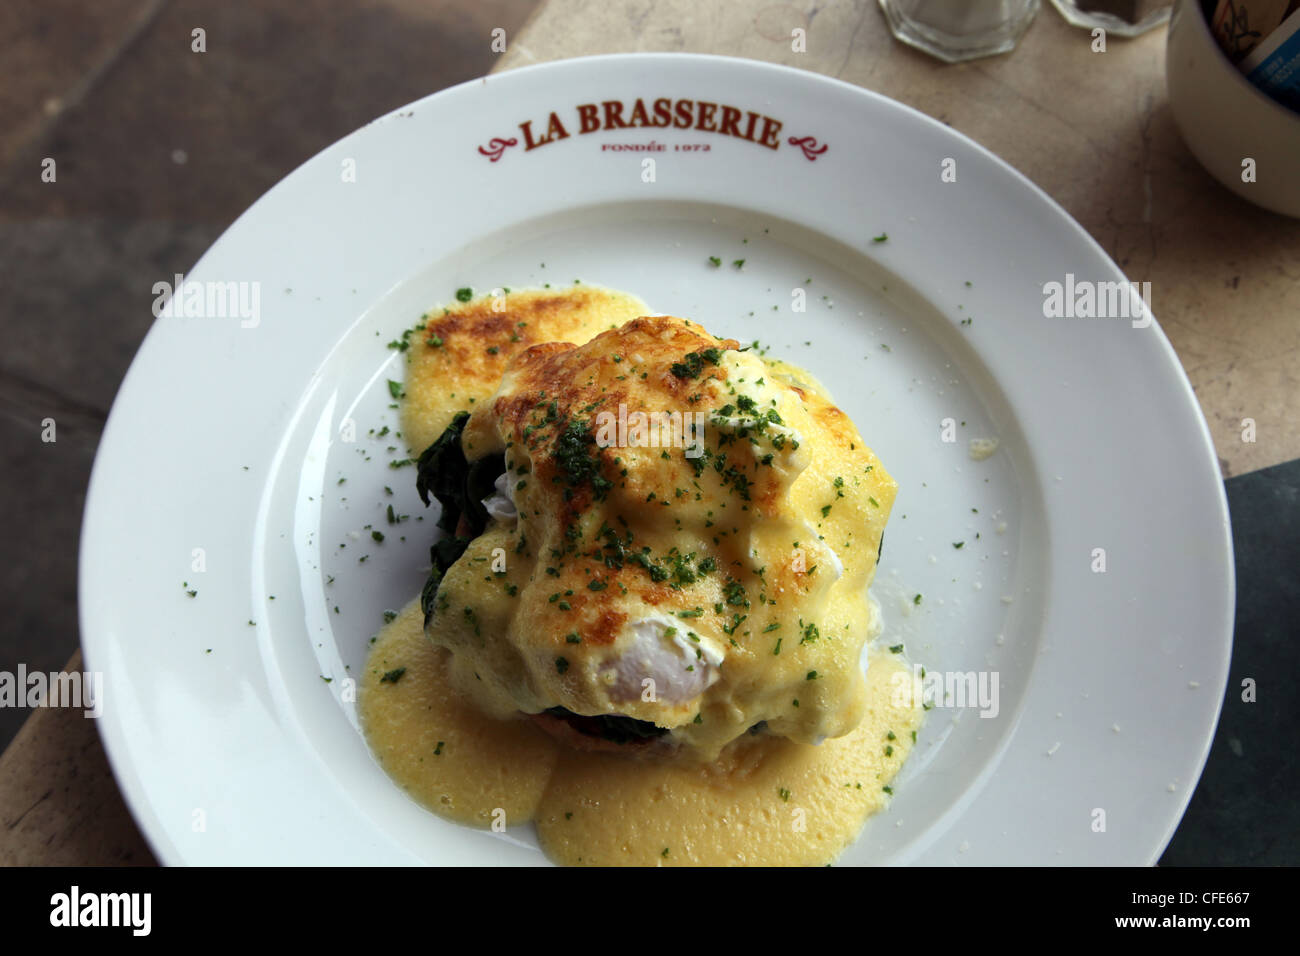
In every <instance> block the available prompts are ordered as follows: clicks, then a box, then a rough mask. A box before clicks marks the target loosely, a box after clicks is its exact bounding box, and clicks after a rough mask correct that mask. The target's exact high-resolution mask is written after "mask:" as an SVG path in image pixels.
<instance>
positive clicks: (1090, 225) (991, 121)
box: [0, 0, 1300, 864]
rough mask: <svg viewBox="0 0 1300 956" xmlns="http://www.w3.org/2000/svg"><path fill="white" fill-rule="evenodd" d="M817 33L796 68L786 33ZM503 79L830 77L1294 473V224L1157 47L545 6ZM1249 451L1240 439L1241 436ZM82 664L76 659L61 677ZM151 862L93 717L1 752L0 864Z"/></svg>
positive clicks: (50, 720) (1075, 33)
mask: <svg viewBox="0 0 1300 956" xmlns="http://www.w3.org/2000/svg"><path fill="white" fill-rule="evenodd" d="M796 27H802V28H803V29H804V30H806V36H807V42H806V52H795V51H794V50H793V49H792V44H791V30H792V29H794V28H796ZM508 39H509V43H508V48H507V51H506V52H505V53H504V54H502V55H501V61H500V62H499V63H498V65H497V67H496V69H499V70H506V69H512V68H515V67H520V66H525V65H528V64H531V63H536V62H542V61H546V60H555V59H561V58H564V57H573V56H583V55H588V54H593V53H617V52H632V51H681V52H693V53H714V54H725V55H728V56H741V57H750V58H753V59H759V60H765V61H769V62H773V63H781V64H785V65H788V66H793V67H798V68H800V69H804V70H811V71H813V72H816V73H822V74H826V75H828V76H834V77H838V78H840V79H842V80H847V81H849V82H851V83H856V84H858V85H860V86H863V87H865V88H867V89H870V90H874V91H876V92H879V93H883V94H885V95H886V96H890V97H892V98H894V99H896V100H899V101H901V102H903V103H906V104H908V105H910V106H913V107H915V108H916V109H919V110H921V111H922V112H925V113H927V114H929V115H930V116H933V117H935V118H937V119H939V120H941V121H942V122H944V123H947V124H948V125H950V126H952V127H953V128H954V129H957V130H959V131H961V132H962V133H965V134H967V135H968V136H970V137H972V138H973V139H975V140H976V141H978V142H979V143H981V144H983V145H984V146H986V147H987V148H989V149H990V150H992V151H993V152H994V153H996V154H998V155H999V156H1001V157H1002V158H1003V159H1005V160H1006V161H1007V162H1008V163H1010V164H1011V165H1012V166H1014V167H1016V168H1017V169H1018V170H1020V171H1021V172H1022V173H1024V174H1025V175H1026V176H1028V177H1029V178H1030V179H1031V180H1033V181H1034V182H1035V183H1037V184H1038V185H1039V186H1041V187H1042V188H1043V189H1044V190H1046V191H1047V193H1048V194H1049V195H1051V196H1052V197H1053V198H1054V199H1055V200H1056V201H1057V202H1059V203H1060V204H1061V205H1062V206H1064V207H1065V209H1066V211H1068V212H1069V213H1070V214H1071V215H1072V216H1074V218H1075V219H1077V220H1078V221H1079V222H1080V223H1081V224H1082V225H1083V226H1084V228H1086V229H1087V230H1088V231H1089V232H1090V233H1091V234H1092V235H1093V236H1094V237H1095V238H1096V239H1097V241H1098V242H1099V243H1101V245H1102V246H1103V247H1104V248H1105V249H1106V251H1107V252H1108V253H1109V254H1110V255H1111V256H1112V257H1113V258H1114V259H1115V261H1116V262H1118V263H1119V264H1120V266H1121V267H1122V268H1123V269H1124V271H1125V272H1126V273H1127V274H1128V276H1129V278H1130V279H1131V280H1133V281H1135V282H1149V283H1150V284H1151V290H1152V292H1151V306H1152V310H1153V311H1154V312H1155V314H1156V315H1157V316H1158V318H1159V322H1160V325H1161V327H1162V328H1163V329H1164V331H1165V334H1166V335H1167V336H1168V337H1169V339H1170V341H1171V342H1172V343H1173V346H1174V348H1175V350H1176V351H1177V353H1178V356H1179V358H1180V359H1181V361H1182V364H1183V368H1184V369H1186V371H1187V374H1188V377H1189V378H1190V379H1191V382H1192V385H1193V387H1194V388H1195V390H1196V394H1197V397H1198V398H1199V400H1200V403H1201V407H1202V408H1203V409H1204V411H1205V416H1206V419H1207V420H1208V422H1209V426H1210V431H1211V433H1212V434H1213V437H1214V443H1215V447H1216V449H1217V451H1218V455H1219V462H1220V466H1221V469H1222V472H1223V475H1224V477H1228V476H1231V475H1236V474H1241V473H1243V472H1247V471H1252V470H1255V469H1257V468H1262V467H1265V466H1268V465H1272V464H1277V463H1279V462H1283V461H1288V460H1290V459H1293V458H1297V457H1300V424H1298V422H1300V419H1298V418H1297V416H1296V415H1295V414H1294V413H1295V411H1296V410H1297V406H1300V390H1298V389H1297V387H1296V385H1297V382H1296V376H1297V372H1296V368H1297V362H1296V358H1297V348H1298V347H1300V323H1298V322H1296V321H1295V319H1296V317H1297V316H1300V242H1297V239H1298V238H1300V224H1298V223H1297V222H1296V221H1294V220H1290V219H1285V218H1283V217H1280V216H1276V215H1273V214H1270V213H1266V212H1263V211H1261V210H1258V209H1256V208H1254V207H1252V206H1249V205H1247V204H1246V203H1244V202H1243V201H1241V200H1240V199H1237V198H1236V197H1234V196H1233V195H1231V194H1230V193H1228V192H1227V191H1226V190H1224V189H1223V188H1221V187H1220V186H1218V185H1217V184H1216V183H1215V182H1214V181H1213V180H1211V179H1210V177H1209V176H1208V175H1207V174H1206V173H1205V172H1204V171H1203V170H1202V169H1201V168H1200V167H1199V166H1198V165H1197V163H1196V161H1195V159H1193V157H1192V156H1191V154H1190V153H1189V152H1188V151H1187V149H1186V147H1185V146H1184V145H1183V143H1182V141H1181V140H1180V138H1179V135H1178V131H1177V129H1176V128H1175V126H1174V123H1173V118H1172V116H1171V114H1170V111H1169V106H1168V103H1167V100H1166V95H1165V80H1164V44H1165V31H1164V30H1163V29H1157V30H1154V31H1152V32H1150V33H1148V34H1147V35H1145V36H1143V37H1140V38H1138V39H1136V40H1132V41H1125V40H1121V39H1117V38H1112V39H1111V40H1110V41H1109V42H1108V44H1107V49H1106V51H1105V52H1104V53H1095V52H1093V51H1092V38H1091V37H1090V36H1089V34H1088V33H1086V32H1084V31H1081V30H1077V29H1073V28H1070V27H1068V26H1067V25H1066V24H1065V23H1064V21H1063V20H1062V19H1061V18H1060V17H1059V16H1058V15H1057V14H1056V13H1055V11H1053V10H1052V9H1051V8H1050V6H1049V5H1047V4H1044V9H1043V11H1042V12H1041V13H1040V14H1039V16H1038V17H1037V19H1036V20H1035V22H1034V24H1033V25H1032V26H1031V27H1030V29H1029V31H1028V33H1026V35H1025V36H1024V38H1023V39H1022V40H1021V42H1020V44H1019V46H1018V47H1017V49H1016V50H1015V51H1014V52H1013V53H1012V54H1010V55H1006V56H1002V57H997V58H993V59H987V60H980V61H976V62H974V63H969V64H964V65H958V66H948V65H944V64H941V63H939V62H937V61H935V60H932V59H930V58H928V57H926V56H925V55H923V54H920V53H917V52H916V51H914V50H912V49H910V48H908V47H905V46H902V45H901V44H899V43H897V42H895V41H894V40H893V39H892V37H891V36H890V34H889V31H888V29H887V27H886V25H885V22H884V19H883V17H882V15H881V13H880V10H879V7H878V5H877V3H876V2H875V0H854V2H849V0H843V2H834V0H831V2H826V3H821V2H816V0H813V2H805V3H802V4H798V5H796V4H781V3H772V2H768V0H734V2H728V3H717V4H699V3H697V2H694V0H610V2H602V3H588V2H582V0H544V2H543V3H542V4H541V5H540V6H539V7H538V8H537V10H536V12H535V13H534V15H533V16H532V17H531V19H529V21H528V22H527V24H526V25H525V27H524V28H523V29H522V30H521V31H519V32H518V34H517V35H516V36H514V37H512V38H508ZM1245 418H1251V419H1253V420H1254V421H1255V425H1256V440H1255V441H1254V442H1246V441H1243V440H1242V420H1243V419H1245ZM79 666H80V655H79V654H78V655H77V656H76V657H74V658H73V660H72V661H70V662H69V664H68V669H69V670H75V669H77V668H79ZM152 859H153V858H152V856H151V854H150V852H149V850H148V848H147V846H146V845H145V843H144V841H143V839H142V838H141V837H140V835H139V832H138V831H137V830H136V828H135V825H134V823H133V822H132V820H131V818H130V816H129V814H128V813H127V811H126V808H125V807H124V805H123V803H122V800H121V797H120V795H119V793H118V790H117V787H116V785H115V784H114V781H113V779H112V776H111V774H110V771H109V768H108V765H107V761H106V760H105V757H104V754H103V750H102V748H101V747H100V744H99V739H98V737H97V735H96V730H95V725H94V721H91V720H86V719H83V718H82V717H81V716H80V712H78V711H73V710H68V709H64V710H58V709H51V710H40V711H36V712H35V713H34V714H33V716H32V717H31V718H30V719H29V720H28V721H27V723H26V725H25V726H24V727H23V729H22V731H21V732H20V733H19V735H18V737H17V738H15V740H14V741H13V743H12V744H11V745H10V747H9V748H8V749H7V750H6V751H5V753H4V755H3V756H0V863H7V864H21V863H34V864H117V863H135V862H151V861H152Z"/></svg>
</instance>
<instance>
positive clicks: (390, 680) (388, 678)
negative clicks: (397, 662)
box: [379, 667, 406, 684]
mask: <svg viewBox="0 0 1300 956" xmlns="http://www.w3.org/2000/svg"><path fill="white" fill-rule="evenodd" d="M405 673H406V668H405V667H394V668H393V669H392V670H391V671H388V673H386V674H384V676H383V677H381V678H379V683H381V684H396V683H397V682H398V681H399V680H401V679H402V675H403V674H405Z"/></svg>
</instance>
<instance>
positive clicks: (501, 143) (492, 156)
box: [478, 136, 825, 163]
mask: <svg viewBox="0 0 1300 956" xmlns="http://www.w3.org/2000/svg"><path fill="white" fill-rule="evenodd" d="M518 145H519V140H517V139H515V138H514V137H511V138H510V139H501V138H500V137H497V136H494V137H492V139H490V140H489V141H488V144H487V146H486V147H483V146H480V147H479V148H478V151H479V152H480V153H482V154H483V155H484V156H486V157H487V158H488V159H489V160H491V161H492V162H494V163H495V162H496V161H497V160H498V159H500V158H501V154H502V153H504V152H505V151H506V148H507V147H509V146H518ZM824 148H825V147H823V149H824Z"/></svg>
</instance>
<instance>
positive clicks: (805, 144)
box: [790, 136, 830, 163]
mask: <svg viewBox="0 0 1300 956" xmlns="http://www.w3.org/2000/svg"><path fill="white" fill-rule="evenodd" d="M790 145H791V146H798V147H799V148H800V149H802V150H803V154H804V156H805V157H806V158H807V159H808V161H809V162H814V163H815V162H816V161H817V157H818V156H820V155H821V154H822V153H824V152H826V150H828V149H830V147H829V146H828V145H826V144H825V143H822V145H821V146H818V145H817V137H815V136H791V137H790Z"/></svg>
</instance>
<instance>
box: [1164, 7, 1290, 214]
mask: <svg viewBox="0 0 1300 956" xmlns="http://www.w3.org/2000/svg"><path fill="white" fill-rule="evenodd" d="M1165 76H1166V80H1167V82H1168V86H1169V106H1170V109H1171V110H1172V111H1173V114H1174V121H1175V122H1176V123H1177V124H1178V128H1179V130H1180V131H1181V132H1182V134H1183V140H1184V141H1185V142H1186V143H1187V146H1188V148H1189V149H1190V150H1191V151H1192V153H1193V154H1194V155H1195V156H1196V158H1197V159H1198V160H1200V163H1201V165H1202V166H1204V167H1205V169H1206V170H1207V171H1208V172H1209V174H1210V175H1211V176H1213V177H1214V178H1215V179H1217V180H1218V181H1219V182H1221V183H1223V185H1225V186H1227V187H1228V188H1229V189H1231V190H1232V191H1233V192H1234V193H1236V194H1237V195H1238V196H1241V197H1242V198H1243V199H1247V200H1249V201H1250V202H1252V203H1254V204H1255V205H1257V206H1263V207H1264V208H1265V209H1271V210H1273V211H1274V212H1280V213H1283V214H1284V215H1287V216H1297V217H1300V113H1295V112H1293V111H1292V110H1290V109H1288V108H1287V107H1285V106H1283V105H1282V104H1281V103H1279V102H1277V101H1276V100H1274V99H1273V98H1272V97H1270V96H1268V95H1267V94H1266V93H1264V92H1262V91H1261V90H1259V89H1257V88H1256V87H1255V86H1254V84H1252V83H1251V82H1250V81H1249V80H1247V79H1246V77H1245V76H1244V75H1242V73H1241V71H1240V70H1238V69H1237V68H1236V67H1235V66H1233V65H1232V63H1230V62H1229V61H1228V58H1227V57H1226V56H1224V54H1223V52H1222V51H1221V50H1220V49H1219V45H1218V43H1216V42H1215V39H1214V36H1213V34H1211V33H1210V27H1209V24H1208V23H1206V20H1205V15H1204V14H1203V13H1202V12H1201V5H1200V3H1199V2H1198V0H1177V2H1176V3H1175V5H1174V12H1173V15H1172V16H1171V17H1170V20H1169V39H1168V44H1167V46H1166V48H1165Z"/></svg>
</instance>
